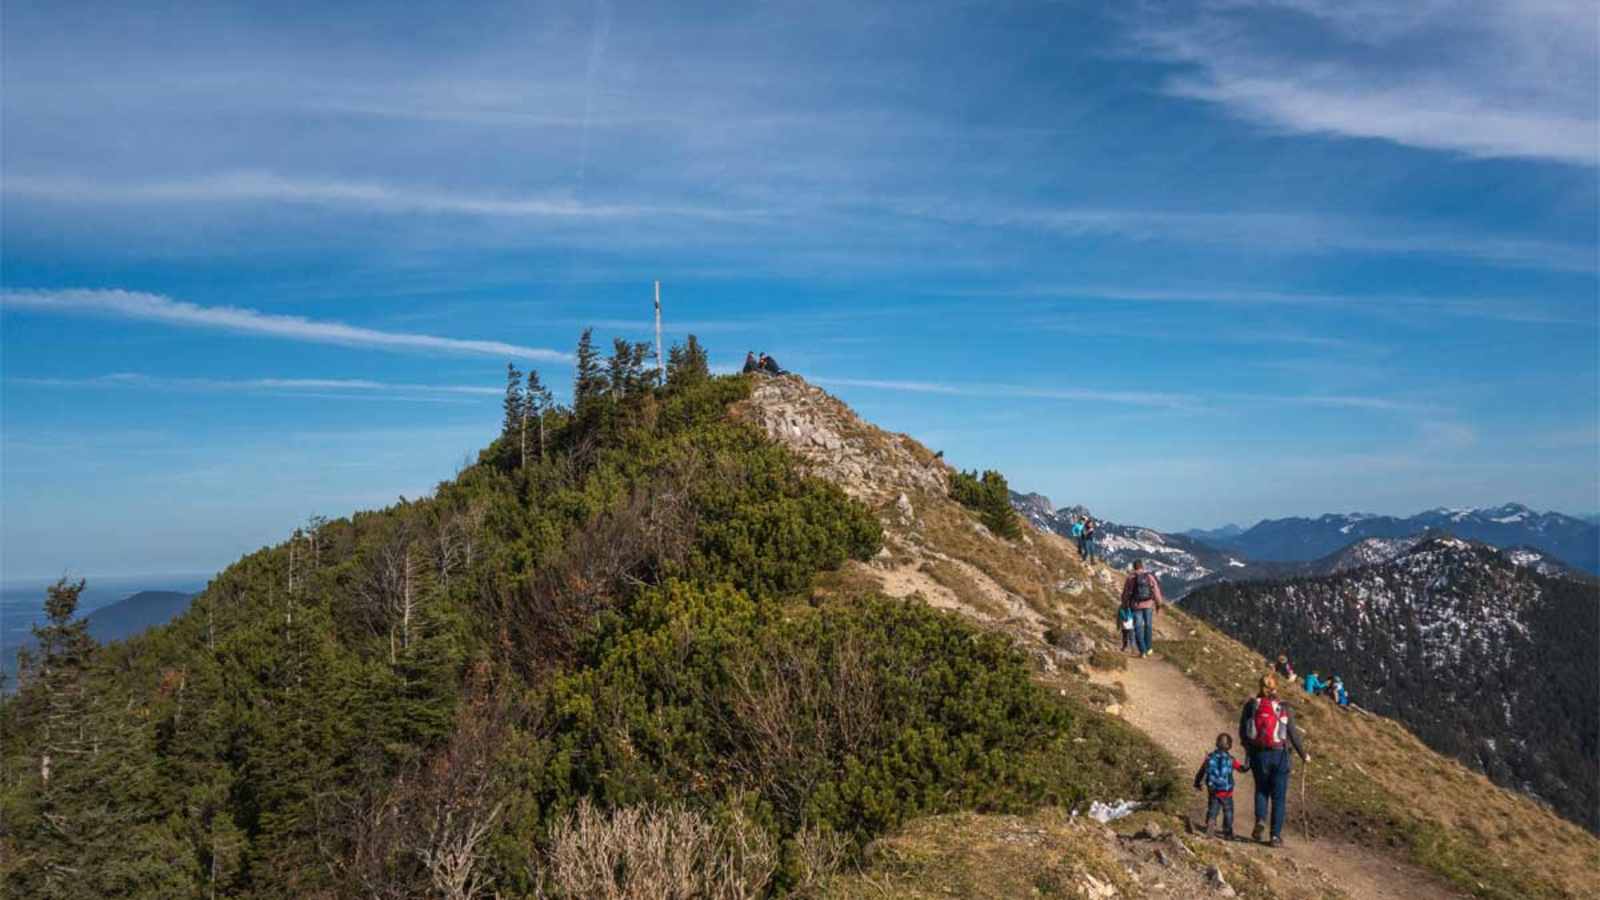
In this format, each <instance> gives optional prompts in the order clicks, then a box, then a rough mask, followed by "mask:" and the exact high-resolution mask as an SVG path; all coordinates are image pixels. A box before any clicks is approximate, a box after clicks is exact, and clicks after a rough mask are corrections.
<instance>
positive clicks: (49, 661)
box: [33, 578, 95, 790]
mask: <svg viewBox="0 0 1600 900" xmlns="http://www.w3.org/2000/svg"><path fill="white" fill-rule="evenodd" d="M83 587H84V582H83V581H82V580H81V579H80V580H79V581H78V583H77V584H70V583H68V582H67V580H66V579H65V578H63V579H61V580H60V581H57V582H56V583H55V584H53V585H51V586H50V587H49V588H48V589H46V595H45V601H44V612H45V617H46V621H47V624H45V625H44V626H43V627H38V626H35V627H34V629H33V636H34V638H35V639H36V640H37V641H38V642H39V651H38V663H39V668H40V671H39V680H38V682H37V687H38V689H39V690H41V691H42V692H43V694H42V699H43V704H42V705H43V709H42V711H41V713H42V715H43V716H44V720H43V722H42V723H41V725H42V729H41V736H42V740H41V741H40V744H39V778H40V781H41V782H43V786H44V787H45V789H46V790H48V789H49V786H50V774H51V767H52V766H57V765H63V764H70V762H71V761H72V760H73V759H74V758H75V757H78V756H81V755H83V754H84V753H86V752H87V747H88V744H89V738H88V736H87V735H85V734H84V728H85V725H86V712H87V707H88V698H87V696H86V693H85V691H86V688H85V685H84V681H85V673H86V671H87V669H88V667H89V657H90V655H91V654H92V653H93V652H94V646H95V644H94V639H93V638H91V637H89V622H88V620H86V619H80V618H74V615H75V614H76V612H77V609H78V596H79V595H80V594H82V593H83Z"/></svg>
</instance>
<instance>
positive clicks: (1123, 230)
mask: <svg viewBox="0 0 1600 900" xmlns="http://www.w3.org/2000/svg"><path fill="white" fill-rule="evenodd" d="M884 205H885V207H886V208H887V209H889V210H891V211H893V212H895V213H898V214H900V215H902V216H906V217H909V218H920V219H927V220H932V221H937V222H944V223H948V224H952V225H971V226H979V227H984V228H1014V229H1017V230H1019V231H1023V232H1034V233H1054V234H1060V235H1066V236H1071V237H1077V236H1089V237H1093V236H1109V237H1117V238H1121V239H1125V240H1130V241H1139V242H1167V243H1182V244H1198V245H1213V246H1245V247H1252V248H1256V249H1258V250H1272V251H1276V252H1284V253H1306V254H1327V253H1368V254H1376V255H1396V256H1431V257H1447V258H1461V259H1473V260H1479V261H1482V262H1485V263H1494V264H1498V265H1510V266H1520V267H1528V268H1540V269H1553V270H1558V271H1576V272H1592V271H1595V269H1596V268H1600V261H1597V260H1596V258H1595V253H1594V248H1593V247H1590V246H1587V245H1574V244H1563V243H1558V242H1554V241H1546V240H1535V239H1526V238H1514V237H1502V236H1497V235H1485V234H1479V233H1462V232H1452V231H1443V230H1439V229H1436V228H1430V227H1428V226H1426V225H1421V224H1419V223H1417V222H1415V221H1389V220H1384V219H1380V218H1366V217H1349V216H1342V215H1334V214H1313V213H1304V212H1271V211H1256V210H1228V209H1223V210H1179V209H1158V208H1148V209H1117V208H1093V207H1038V206H1028V205H1019V204H1010V205H1006V206H1003V207H993V206H989V205H984V204H977V205H974V204H962V203H950V202H946V201H942V200H937V201H927V202H907V201H899V200H886V201H884Z"/></svg>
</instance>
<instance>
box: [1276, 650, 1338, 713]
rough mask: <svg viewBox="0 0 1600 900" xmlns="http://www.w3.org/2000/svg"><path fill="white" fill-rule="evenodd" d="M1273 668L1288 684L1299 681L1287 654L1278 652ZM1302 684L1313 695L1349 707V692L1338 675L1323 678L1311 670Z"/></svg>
mask: <svg viewBox="0 0 1600 900" xmlns="http://www.w3.org/2000/svg"><path fill="white" fill-rule="evenodd" d="M1273 668H1274V670H1275V671H1276V672H1277V673H1278V677H1279V678H1282V679H1284V680H1285V681H1287V682H1289V683H1290V684H1293V683H1295V682H1296V681H1300V679H1299V678H1297V677H1296V676H1295V674H1294V664H1293V663H1291V662H1289V657H1288V655H1287V654H1283V653H1280V654H1278V662H1277V663H1276V664H1275V665H1274V666H1273ZM1302 684H1304V685H1305V689H1306V693H1307V694H1310V695H1311V696H1313V697H1315V696H1317V695H1318V694H1321V695H1322V696H1325V697H1327V698H1328V699H1330V700H1332V701H1333V702H1334V703H1337V704H1338V705H1339V708H1340V709H1349V708H1350V692H1349V691H1348V690H1346V689H1345V686H1344V679H1343V678H1340V677H1339V676H1338V675H1335V676H1333V677H1332V678H1323V677H1322V676H1321V675H1319V674H1317V673H1316V672H1315V671H1313V672H1312V673H1311V674H1310V675H1307V676H1306V677H1305V680H1304V681H1303V682H1302Z"/></svg>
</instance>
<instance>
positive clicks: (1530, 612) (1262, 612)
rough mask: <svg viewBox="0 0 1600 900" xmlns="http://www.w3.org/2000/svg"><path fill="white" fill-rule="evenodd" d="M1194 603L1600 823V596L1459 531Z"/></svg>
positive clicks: (1190, 603) (1458, 753)
mask: <svg viewBox="0 0 1600 900" xmlns="http://www.w3.org/2000/svg"><path fill="white" fill-rule="evenodd" d="M1184 608H1185V609H1187V610H1189V611H1190V612H1191V613H1194V614H1195V615H1198V616H1200V617H1202V618H1204V619H1206V620H1208V621H1210V622H1212V623H1214V624H1216V625H1217V626H1218V627H1219V628H1221V629H1222V630H1224V631H1226V632H1227V633H1228V634H1230V635H1233V636H1235V637H1237V638H1238V639H1239V640H1241V641H1243V642H1245V643H1246V644H1248V645H1249V646H1251V647H1253V648H1254V649H1256V650H1257V651H1259V652H1261V653H1263V654H1265V655H1268V656H1269V657H1270V656H1275V655H1276V654H1277V653H1279V652H1287V653H1288V654H1289V656H1290V657H1291V658H1292V659H1293V660H1294V661H1295V664H1296V666H1297V668H1298V669H1299V670H1300V671H1302V672H1310V671H1312V670H1317V671H1319V672H1320V673H1321V674H1322V675H1324V676H1329V675H1331V674H1334V673H1337V674H1339V675H1341V676H1342V677H1343V678H1344V681H1345V683H1346V685H1348V687H1349V689H1350V690H1351V692H1352V693H1353V694H1354V696H1355V698H1356V700H1357V702H1359V703H1360V704H1362V705H1364V706H1366V707H1368V708H1370V709H1372V710H1373V711H1375V712H1379V713H1382V714H1384V715H1388V716H1393V717H1394V718H1396V719H1399V720H1400V721H1402V722H1404V723H1406V725H1407V726H1409V727H1410V728H1411V729H1412V730H1413V731H1414V732H1416V734H1417V736H1418V737H1420V738H1422V739H1423V740H1424V741H1425V742H1427V743H1428V744H1429V745H1430V746H1432V747H1434V748H1435V749H1437V750H1439V751H1440V752H1443V753H1448V754H1450V755H1452V756H1455V757H1457V758H1460V759H1462V760H1463V761H1465V762H1467V763H1468V764H1469V765H1473V766H1475V767H1477V768H1479V769H1480V770H1481V771H1483V772H1484V773H1485V774H1487V775H1488V776H1489V777H1490V778H1492V779H1494V780H1495V781H1496V782H1499V783H1501V784H1504V785H1507V786H1510V787H1514V788H1517V789H1519V790H1524V791H1528V792H1531V793H1533V794H1535V795H1537V796H1539V797H1540V798H1542V799H1544V800H1545V801H1547V802H1549V803H1550V804H1551V805H1552V806H1554V807H1555V808H1556V809H1557V810H1559V811H1561V812H1562V813H1563V814H1565V815H1566V816H1568V817H1569V818H1572V819H1574V820H1576V821H1578V822H1580V823H1582V824H1584V825H1585V826H1586V827H1588V828H1590V829H1591V830H1597V829H1600V784H1597V781H1600V773H1597V772H1596V769H1595V759H1596V758H1597V757H1600V671H1597V670H1596V668H1595V655H1594V654H1595V647H1596V646H1600V633H1597V625H1600V622H1597V618H1600V592H1597V589H1596V586H1595V583H1594V582H1593V581H1592V580H1589V579H1579V578H1571V577H1552V576H1549V575H1545V574H1543V573H1541V572H1540V571H1538V570H1537V569H1534V568H1530V567H1528V566H1525V565H1520V564H1519V563H1518V561H1516V560H1514V559H1512V558H1511V555H1510V553H1508V552H1502V551H1496V550H1495V549H1493V548H1490V547H1484V546H1482V545H1474V544H1469V543H1467V542H1465V541H1461V540H1457V539H1454V538H1449V537H1439V538H1432V539H1429V540H1426V541H1424V542H1422V543H1421V544H1418V545H1417V546H1416V547H1414V548H1412V549H1411V550H1409V551H1407V552H1406V553H1404V554H1403V555H1401V556H1400V557H1398V558H1396V559H1394V560H1393V561H1391V562H1388V563H1385V564H1381V565H1375V566H1369V567H1365V568H1358V569H1353V570H1350V571H1347V572H1341V573H1337V574H1333V575H1328V576H1325V577H1320V578H1300V579H1293V580H1285V581H1277V582H1247V583H1223V584H1216V585H1212V586H1209V587H1206V588H1203V589H1201V590H1198V591H1195V592H1194V593H1192V594H1190V595H1189V596H1188V597H1187V598H1186V599H1185V600H1184Z"/></svg>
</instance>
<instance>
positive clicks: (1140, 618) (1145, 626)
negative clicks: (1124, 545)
mask: <svg viewBox="0 0 1600 900" xmlns="http://www.w3.org/2000/svg"><path fill="white" fill-rule="evenodd" d="M1165 603H1166V599H1165V598H1164V597H1162V596H1161V582H1159V581H1157V580H1156V577H1155V576H1154V575H1151V574H1150V573H1149V572H1146V571H1145V570H1144V560H1142V559H1136V560H1134V561H1133V574H1131V575H1129V576H1128V580H1127V581H1126V582H1124V583H1123V585H1122V605H1123V606H1125V607H1127V608H1128V609H1131V610H1133V641H1134V646H1135V647H1137V648H1138V650H1139V655H1140V656H1149V655H1150V638H1151V628H1152V623H1153V622H1154V618H1155V614H1156V612H1157V611H1159V610H1160V609H1161V607H1162V605H1163V604H1165Z"/></svg>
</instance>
